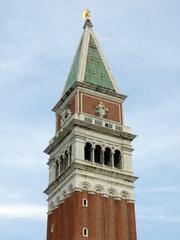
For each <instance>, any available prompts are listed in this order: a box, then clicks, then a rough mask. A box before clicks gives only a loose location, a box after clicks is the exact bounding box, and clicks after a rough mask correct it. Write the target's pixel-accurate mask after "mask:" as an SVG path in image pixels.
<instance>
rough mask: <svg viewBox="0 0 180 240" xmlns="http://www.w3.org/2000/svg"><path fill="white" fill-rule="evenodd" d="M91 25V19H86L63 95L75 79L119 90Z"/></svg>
mask: <svg viewBox="0 0 180 240" xmlns="http://www.w3.org/2000/svg"><path fill="white" fill-rule="evenodd" d="M92 27H93V26H92V23H91V21H90V20H89V19H87V20H86V22H85V24H84V31H83V34H82V37H81V40H80V43H79V46H78V49H77V51H76V54H75V57H74V60H73V63H72V66H71V69H70V72H69V75H68V79H67V81H66V84H65V87H64V91H63V95H64V94H65V93H66V92H67V91H68V90H69V88H70V87H72V85H73V84H74V83H75V82H76V81H78V82H85V83H89V84H93V85H96V86H100V87H103V88H106V89H109V90H112V91H115V92H119V90H118V88H117V86H116V83H115V81H114V79H113V76H112V74H111V71H110V69H109V67H108V65H107V63H106V60H105V58H104V56H103V53H102V51H101V49H100V46H99V43H98V41H97V38H96V36H95V34H94V32H93V29H92Z"/></svg>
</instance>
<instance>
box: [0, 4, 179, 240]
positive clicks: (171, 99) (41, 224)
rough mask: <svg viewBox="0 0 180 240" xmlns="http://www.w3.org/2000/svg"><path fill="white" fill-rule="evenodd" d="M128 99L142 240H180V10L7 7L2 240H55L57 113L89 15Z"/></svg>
mask: <svg viewBox="0 0 180 240" xmlns="http://www.w3.org/2000/svg"><path fill="white" fill-rule="evenodd" d="M87 7H88V8H90V9H91V11H92V21H93V24H94V30H95V32H96V35H97V37H98V39H99V42H100V44H101V47H102V49H103V52H104V54H105V56H106V59H107V61H108V63H109V65H110V67H111V69H112V72H113V75H114V77H115V78H116V79H117V82H118V85H119V87H120V89H121V90H122V91H123V93H124V94H127V95H128V99H127V100H126V103H125V114H126V116H125V119H126V125H128V126H131V127H132V128H133V130H134V132H135V133H136V134H137V135H138V137H137V139H136V140H135V141H134V144H133V146H134V148H135V151H134V155H133V165H134V172H135V175H137V176H139V177H140V178H139V180H138V181H137V182H136V189H135V194H136V218H137V232H138V240H144V239H146V240H152V239H154V240H155V239H163V240H179V238H180V228H179V225H180V207H179V199H180V184H179V182H180V177H179V175H180V174H179V173H180V157H179V156H180V130H179V119H180V108H179V103H180V94H179V89H180V80H179V79H180V47H179V43H180V31H179V22H180V16H179V11H180V2H179V1H177V0H171V1H170V0H166V1H163V0H151V1H150V0H137V1H134V0H126V1H122V0H120V1H118V0H116V1H113V0H112V1H107V0H103V1H102V0H99V1H94V0H91V1H80V0H79V1H77V0H74V1H69V0H66V1H64V0H61V1H60V0H59V1H57V0H51V1H50V0H31V1H27V0H6V1H3V0H0V9H1V13H0V94H1V95H0V96H1V101H0V145H1V147H0V156H1V158H0V239H4V240H12V239H13V240H24V239H26V240H32V239H36V240H40V239H45V236H46V207H47V204H46V196H45V195H44V194H43V193H42V192H43V190H44V189H45V188H46V186H47V179H48V171H47V166H46V162H47V159H48V157H47V156H46V155H45V154H44V153H43V149H44V148H45V147H46V146H47V144H48V140H49V139H50V138H51V137H52V136H53V134H54V129H55V126H54V125H55V119H54V115H53V113H52V112H50V110H51V108H52V107H53V106H54V105H55V103H56V102H57V101H58V99H59V96H60V94H61V91H62V89H63V86H64V83H65V80H66V78H67V74H68V71H69V68H70V65H71V62H72V58H73V56H74V54H75V51H76V47H77V45H78V42H79V39H80V36H81V33H82V26H83V20H82V17H81V15H82V11H83V9H84V8H87Z"/></svg>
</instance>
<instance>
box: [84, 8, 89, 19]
mask: <svg viewBox="0 0 180 240" xmlns="http://www.w3.org/2000/svg"><path fill="white" fill-rule="evenodd" d="M90 17H91V11H90V10H89V9H86V10H84V11H83V18H84V19H85V20H87V19H90Z"/></svg>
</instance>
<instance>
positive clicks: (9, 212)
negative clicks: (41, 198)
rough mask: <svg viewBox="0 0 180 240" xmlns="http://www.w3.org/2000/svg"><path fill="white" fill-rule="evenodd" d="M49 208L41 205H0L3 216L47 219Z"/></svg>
mask: <svg viewBox="0 0 180 240" xmlns="http://www.w3.org/2000/svg"><path fill="white" fill-rule="evenodd" d="M46 212H47V208H46V207H44V206H39V205H23V204H22V205H12V204H9V205H0V217H1V218H13V219H17V218H30V219H45V218H46Z"/></svg>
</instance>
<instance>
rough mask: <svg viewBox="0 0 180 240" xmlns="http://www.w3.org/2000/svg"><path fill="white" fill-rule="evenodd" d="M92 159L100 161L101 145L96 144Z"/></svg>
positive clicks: (96, 161)
mask: <svg viewBox="0 0 180 240" xmlns="http://www.w3.org/2000/svg"><path fill="white" fill-rule="evenodd" d="M94 160H95V163H101V146H99V145H96V147H95V150H94Z"/></svg>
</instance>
